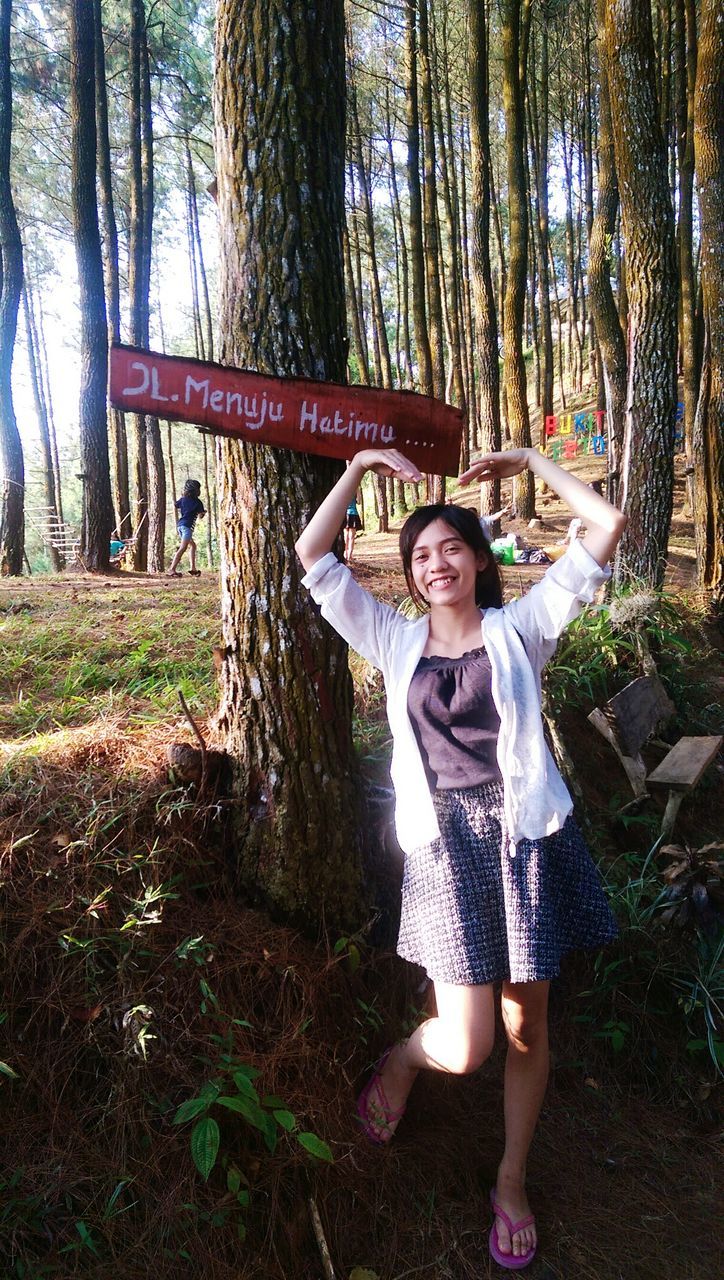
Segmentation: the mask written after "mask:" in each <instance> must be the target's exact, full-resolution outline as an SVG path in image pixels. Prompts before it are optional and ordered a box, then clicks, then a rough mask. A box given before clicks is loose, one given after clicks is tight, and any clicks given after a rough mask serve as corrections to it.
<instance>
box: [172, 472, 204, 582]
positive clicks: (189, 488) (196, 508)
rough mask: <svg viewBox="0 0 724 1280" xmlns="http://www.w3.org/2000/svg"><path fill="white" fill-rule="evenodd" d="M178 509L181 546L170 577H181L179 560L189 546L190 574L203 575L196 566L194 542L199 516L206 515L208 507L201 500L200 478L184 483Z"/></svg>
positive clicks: (174, 559)
mask: <svg viewBox="0 0 724 1280" xmlns="http://www.w3.org/2000/svg"><path fill="white" fill-rule="evenodd" d="M175 506H176V510H177V511H178V536H179V538H180V539H181V545H180V546H179V548H178V550H177V552H176V554H175V556H174V558H173V560H172V561H171V564H170V565H169V570H168V577H169V578H180V577H181V574H180V573H179V571H178V565H179V561H180V560H181V557H182V556H183V555H184V553H185V552H186V548H187V547H188V548H189V549H190V552H191V568H190V569H189V574H190V575H191V577H192V578H198V577H200V576H201V570H200V569H197V568H196V543H195V542H194V525H195V524H196V521H197V519H198V517H199V516H205V515H206V508H205V507H204V504H203V502H202V501H201V484H200V482H199V481H198V480H187V481H186V484H185V485H184V491H183V494H182V495H181V497H180V498H177V499H176V502H175Z"/></svg>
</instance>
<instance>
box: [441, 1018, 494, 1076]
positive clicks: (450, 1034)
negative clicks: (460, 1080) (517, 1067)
mask: <svg viewBox="0 0 724 1280" xmlns="http://www.w3.org/2000/svg"><path fill="white" fill-rule="evenodd" d="M436 1032H437V1034H436V1037H435V1039H436V1041H437V1044H436V1045H435V1046H431V1056H432V1057H433V1058H434V1059H435V1061H436V1062H438V1063H439V1065H440V1066H441V1067H442V1068H443V1069H444V1070H445V1071H449V1072H450V1074H451V1075H454V1076H466V1075H470V1073H471V1072H472V1071H477V1070H478V1068H479V1067H482V1065H483V1063H484V1062H485V1061H486V1060H487V1059H488V1058H489V1057H490V1054H491V1052H492V1049H493V1034H492V1033H491V1032H488V1031H487V1030H485V1031H483V1030H479V1031H472V1030H468V1029H466V1028H462V1029H461V1028H460V1027H449V1026H446V1025H445V1024H444V1023H440V1022H438V1026H437V1027H436ZM438 1046H439V1048H438Z"/></svg>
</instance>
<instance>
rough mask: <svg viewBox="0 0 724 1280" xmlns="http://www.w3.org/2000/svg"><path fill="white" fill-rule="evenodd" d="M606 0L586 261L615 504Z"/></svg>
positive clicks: (617, 432)
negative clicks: (595, 180) (592, 208)
mask: <svg viewBox="0 0 724 1280" xmlns="http://www.w3.org/2000/svg"><path fill="white" fill-rule="evenodd" d="M605 12H606V0H598V43H599V50H600V53H599V59H600V64H601V70H600V91H599V129H598V204H597V206H596V212H595V214H594V218H593V227H592V230H591V243H590V251H589V262H588V290H589V296H590V300H591V310H592V312H593V317H594V320H595V324H596V335H597V338H598V344H599V350H600V353H601V370H602V374H603V383H604V388H605V394H606V401H605V403H606V420H607V425H608V498H609V501H610V502H613V503H615V504H616V505H617V504H618V490H619V481H620V479H621V452H622V447H623V428H624V413H625V410H626V343H625V341H624V335H623V331H622V329H621V324H620V321H619V316H618V310H617V308H616V302H615V299H614V296H613V289H612V288H611V246H612V244H613V235H614V231H615V228H616V213H617V211H618V182H617V180H616V165H615V160H614V154H613V137H612V135H611V106H610V101H609V92H608V76H607V74H606V66H605V50H604V38H605V30H604V23H605Z"/></svg>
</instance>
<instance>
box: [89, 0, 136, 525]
mask: <svg viewBox="0 0 724 1280" xmlns="http://www.w3.org/2000/svg"><path fill="white" fill-rule="evenodd" d="M93 34H94V50H95V76H96V81H95V85H96V134H97V138H96V145H97V151H98V192H99V195H100V211H101V222H102V227H103V239H102V245H101V247H102V251H103V275H104V280H105V290H106V313H107V317H108V340H109V342H110V343H114V342H120V340H121V302H120V285H119V279H118V229H117V226H116V214H115V207H114V202H113V181H112V176H111V170H112V165H111V146H110V137H109V133H108V93H107V88H106V54H105V46H104V42H103V20H102V13H101V0H93ZM108 432H109V438H110V442H111V456H112V463H113V466H112V483H113V505H114V508H115V513H116V532H117V533H118V536H119V537H121V538H130V537H131V534H132V532H133V525H132V521H131V499H130V493H129V486H128V439H127V436H126V416H125V414H124V412H123V410H122V409H114V408H112V406H111V405H110V404H109V406H108Z"/></svg>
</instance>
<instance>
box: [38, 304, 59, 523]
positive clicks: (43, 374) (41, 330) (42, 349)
mask: <svg viewBox="0 0 724 1280" xmlns="http://www.w3.org/2000/svg"><path fill="white" fill-rule="evenodd" d="M36 350H37V352H38V356H39V368H40V378H41V382H42V385H43V399H44V401H45V406H46V410H47V414H48V432H49V434H50V451H51V453H52V456H53V485H54V490H55V509H56V511H57V512H58V519H59V520H60V523H61V524H62V523H63V492H62V486H61V480H60V458H59V457H58V438H57V436H56V432H55V417H54V413H53V393H52V389H51V386H50V371H49V369H48V351H47V347H46V343H45V324H44V321H43V299H42V297H39V298H38V312H37V342H36Z"/></svg>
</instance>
